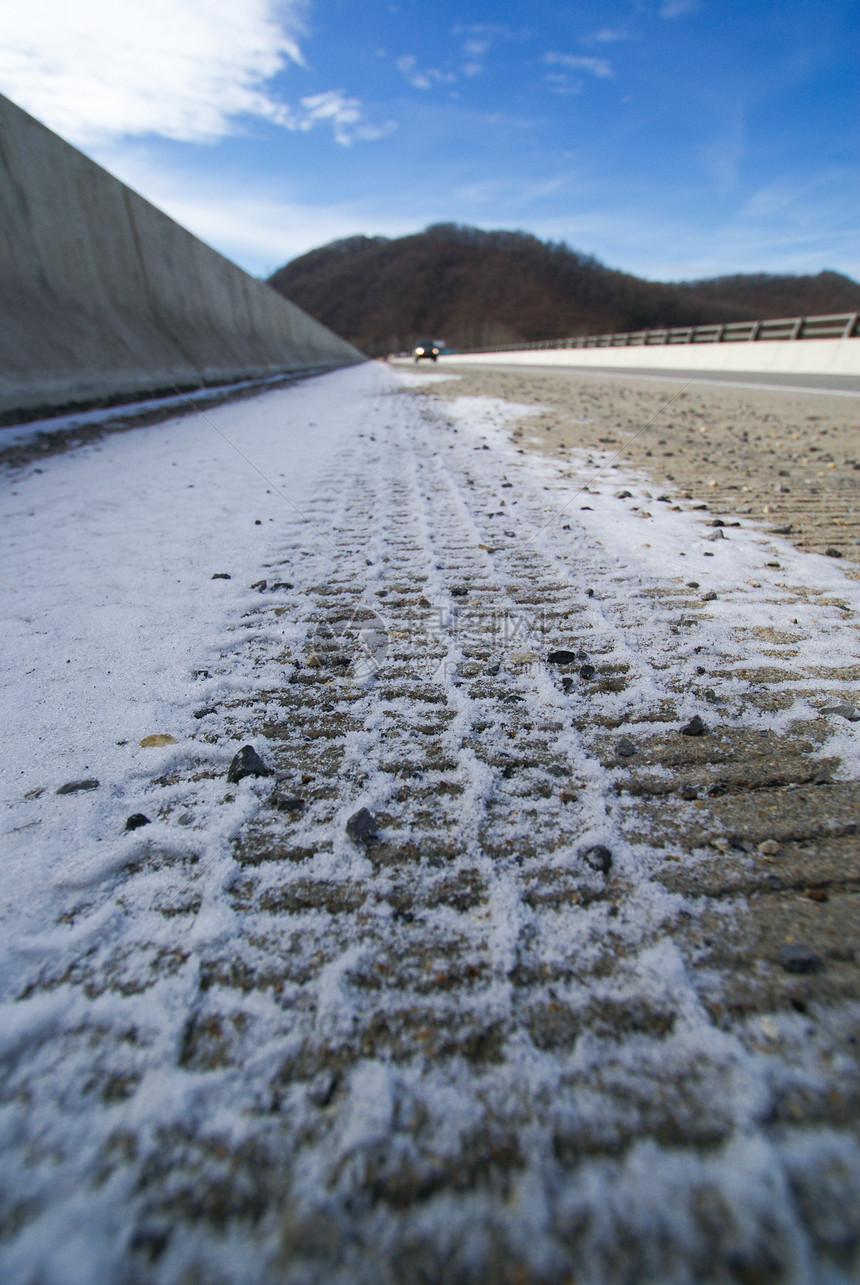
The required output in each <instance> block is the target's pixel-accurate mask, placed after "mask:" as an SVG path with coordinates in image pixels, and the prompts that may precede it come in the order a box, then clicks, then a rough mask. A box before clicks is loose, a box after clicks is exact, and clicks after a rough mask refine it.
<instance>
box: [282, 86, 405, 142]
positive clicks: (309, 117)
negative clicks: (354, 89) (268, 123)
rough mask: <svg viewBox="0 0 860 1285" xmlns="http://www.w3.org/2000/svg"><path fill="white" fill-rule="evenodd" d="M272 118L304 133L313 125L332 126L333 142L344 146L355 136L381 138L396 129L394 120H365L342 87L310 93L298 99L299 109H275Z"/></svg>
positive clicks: (355, 137)
mask: <svg viewBox="0 0 860 1285" xmlns="http://www.w3.org/2000/svg"><path fill="white" fill-rule="evenodd" d="M273 119H274V120H275V121H276V122H277V124H279V125H283V126H285V127H286V128H287V129H292V130H299V131H301V132H302V133H307V131H308V130H311V129H313V128H314V126H315V125H320V124H328V125H331V128H332V132H333V134H334V137H335V139H336V141H337V142H338V143H341V144H342V145H343V146H345V147H348V146H349V145H350V143H353V142H355V140H356V139H359V140H361V141H362V142H370V141H372V140H373V139H375V138H384V137H385V135H386V134H390V133H391V131H392V130H393V129H396V122H395V121H392V120H389V121H381V122H379V123H378V124H374V123H373V122H371V121H368V120H365V118H364V113H363V109H362V106H361V103H360V101H359V100H358V99H357V98H349V97H348V96H347V95H346V94H345V93H344V91H343V90H342V89H329V90H327V91H326V92H325V93H322V94H309V95H308V96H307V97H305V98H302V99H301V100H300V103H299V107H298V108H294V107H281V108H278V110H277V112H276V113H275V114H274V116H273Z"/></svg>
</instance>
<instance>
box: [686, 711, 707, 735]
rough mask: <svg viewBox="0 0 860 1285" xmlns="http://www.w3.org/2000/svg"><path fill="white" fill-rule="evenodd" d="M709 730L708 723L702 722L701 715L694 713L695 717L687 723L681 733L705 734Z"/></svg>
mask: <svg viewBox="0 0 860 1285" xmlns="http://www.w3.org/2000/svg"><path fill="white" fill-rule="evenodd" d="M707 730H708V729H707V726H706V724H705V723H703V722H702V720H701V719H700V718H699V715H698V714H694V715H693V717H692V718H691V719H690V721H689V723H687V725H686V726H685V727H682V728H681V735H682V736H704V735H705V733H706V732H707Z"/></svg>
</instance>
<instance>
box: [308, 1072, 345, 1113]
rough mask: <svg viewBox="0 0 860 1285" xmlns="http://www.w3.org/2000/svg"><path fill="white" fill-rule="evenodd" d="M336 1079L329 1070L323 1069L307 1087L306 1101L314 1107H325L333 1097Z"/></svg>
mask: <svg viewBox="0 0 860 1285" xmlns="http://www.w3.org/2000/svg"><path fill="white" fill-rule="evenodd" d="M337 1084H338V1079H337V1076H336V1075H334V1074H333V1073H332V1072H330V1071H323V1072H322V1073H321V1074H320V1075H318V1076H317V1078H316V1079H315V1080H314V1081H313V1083H312V1084H311V1085H310V1087H309V1089H308V1101H309V1102H312V1103H313V1104H314V1106H315V1107H327V1106H328V1104H329V1103H330V1102H331V1100H332V1098H333V1097H334V1092H335V1089H336V1088H337Z"/></svg>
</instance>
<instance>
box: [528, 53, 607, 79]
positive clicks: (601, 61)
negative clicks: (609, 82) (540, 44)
mask: <svg viewBox="0 0 860 1285" xmlns="http://www.w3.org/2000/svg"><path fill="white" fill-rule="evenodd" d="M543 60H544V62H545V63H547V64H548V65H549V66H550V67H564V68H566V70H568V71H580V72H588V73H589V75H591V76H597V77H599V78H607V77H611V76H613V75H614V74H615V73H614V72H613V70H612V64H611V62H610V61H609V59H608V58H589V57H586V56H585V55H582V54H558V53H547V54H544V56H543Z"/></svg>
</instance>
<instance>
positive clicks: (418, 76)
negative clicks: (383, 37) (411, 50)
mask: <svg viewBox="0 0 860 1285" xmlns="http://www.w3.org/2000/svg"><path fill="white" fill-rule="evenodd" d="M396 65H397V70H398V71H399V72H401V73H402V75H403V76H404V77H405V78H406V80H407V82H408V83H409V84H410V85H411V86H412V88H413V89H432V87H433V86H434V85H449V84H451V83H452V81H454V80H456V79H457V77H456V76H455V75H454V74H453V72H450V71H440V69H439V68H438V67H419V66H418V59H417V58H416V57H414V55H413V54H402V55H401V57H400V58H398V59H397V64H396Z"/></svg>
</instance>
